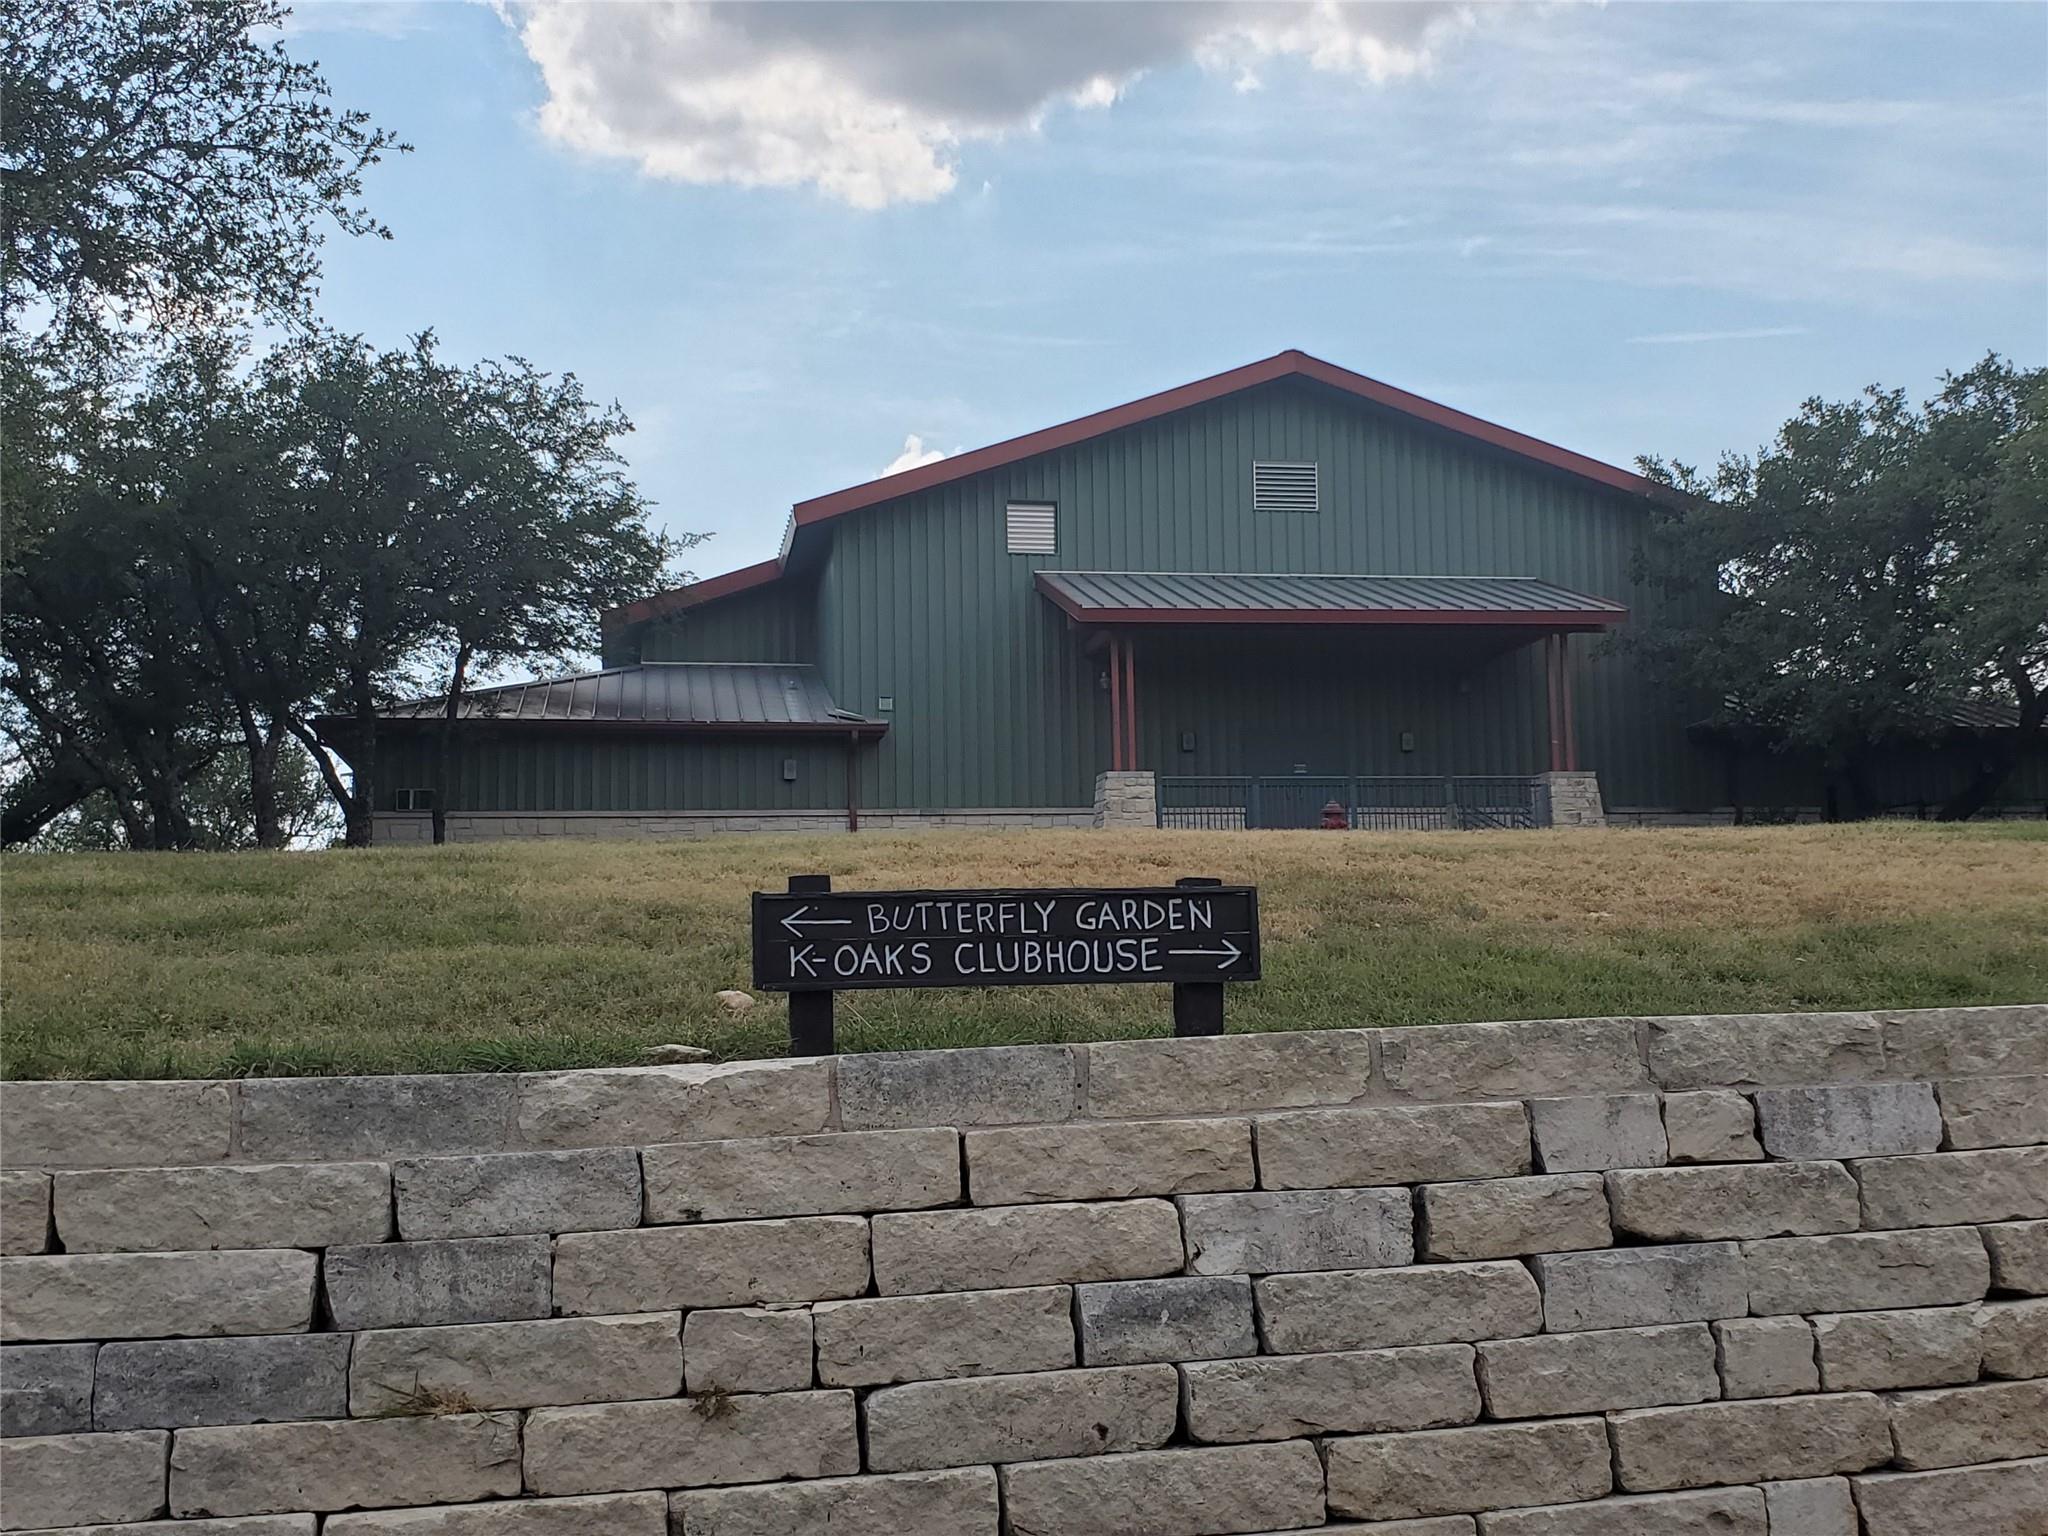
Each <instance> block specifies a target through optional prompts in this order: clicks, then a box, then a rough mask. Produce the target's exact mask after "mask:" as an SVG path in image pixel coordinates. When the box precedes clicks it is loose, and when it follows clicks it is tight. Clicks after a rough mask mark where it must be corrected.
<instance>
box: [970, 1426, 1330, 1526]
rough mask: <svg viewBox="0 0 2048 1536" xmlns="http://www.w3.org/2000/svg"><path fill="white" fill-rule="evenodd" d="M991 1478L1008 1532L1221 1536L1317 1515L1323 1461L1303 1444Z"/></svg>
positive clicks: (1032, 1468)
mask: <svg viewBox="0 0 2048 1536" xmlns="http://www.w3.org/2000/svg"><path fill="white" fill-rule="evenodd" d="M997 1476H999V1477H1000V1478H1001V1479H1002V1488H1003V1513H1004V1518H1005V1519H1006V1520H1007V1521H1008V1526H1007V1532H1008V1536H1191V1533H1193V1532H1202V1533H1204V1536H1226V1533H1231V1532H1243V1531H1258V1530H1266V1529H1271V1528H1273V1527H1275V1526H1279V1527H1286V1528H1294V1527H1300V1526H1309V1525H1319V1524H1321V1522H1322V1519H1323V1467H1322V1463H1321V1462H1320V1461H1318V1460H1317V1459H1316V1453H1315V1447H1313V1446H1312V1445H1310V1444H1309V1443H1308V1442H1307V1441H1305V1440H1294V1441H1289V1442H1288V1443H1286V1444H1284V1445H1226V1446H1203V1447H1197V1448H1195V1449H1191V1450H1175V1451H1136V1452H1131V1453H1128V1454H1125V1455H1121V1456H1087V1457H1082V1458H1079V1459H1076V1460H1069V1461H1031V1462H1025V1463H1023V1464H1022V1465H1020V1466H1009V1467H1003V1468H1001V1469H1000V1470H999V1471H998V1473H997Z"/></svg>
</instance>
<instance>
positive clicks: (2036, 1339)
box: [1976, 1300, 2048, 1378]
mask: <svg viewBox="0 0 2048 1536" xmlns="http://www.w3.org/2000/svg"><path fill="white" fill-rule="evenodd" d="M1976 1316H1977V1341H1978V1344H1979V1346H1980V1347H1981V1349H1982V1351H1983V1356H1984V1364H1983V1369H1984V1374H1985V1375H1986V1376H2010V1377H2015V1378H2024V1377H2030V1376H2048V1300H2043V1301H1993V1302H1987V1303H1985V1304H1984V1305H1983V1306H1981V1307H1979V1308H1978V1309H1977V1314H1976Z"/></svg>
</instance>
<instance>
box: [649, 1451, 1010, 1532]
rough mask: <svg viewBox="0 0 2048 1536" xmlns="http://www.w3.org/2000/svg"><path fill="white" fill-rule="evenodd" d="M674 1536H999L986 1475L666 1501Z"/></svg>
mask: <svg viewBox="0 0 2048 1536" xmlns="http://www.w3.org/2000/svg"><path fill="white" fill-rule="evenodd" d="M670 1509H671V1511H672V1512H673V1515H674V1521H675V1536H996V1524H997V1520H998V1518H999V1513H1000V1512H999V1511H998V1509H997V1507H996V1474H995V1472H994V1470H993V1469H992V1468H989V1467H954V1468H949V1469H947V1470H946V1471H943V1472H902V1473H898V1474H896V1475H895V1476H892V1477H845V1478H836V1477H835V1478H821V1479H819V1480H817V1481H816V1482H808V1483H766V1484H757V1485H756V1486H754V1487H751V1488H702V1489H696V1490H692V1491H689V1492H684V1493H677V1494H675V1495H673V1496H672V1497H671V1500H670Z"/></svg>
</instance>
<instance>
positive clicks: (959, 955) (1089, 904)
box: [753, 875, 1259, 1056]
mask: <svg viewBox="0 0 2048 1536" xmlns="http://www.w3.org/2000/svg"><path fill="white" fill-rule="evenodd" d="M753 918H754V923H753V940H754V985H755V986H756V987H757V988H759V989H761V990H763V991H768V992H786V993H788V994H789V1047H790V1052H791V1054H792V1055H797V1056H825V1055H830V1054H831V1053H832V1051H833V1048H834V1047H833V1038H832V995H833V993H835V992H841V991H851V990H856V989H871V988H879V987H1042V986H1075V985H1082V984H1094V985H1105V984H1106V985H1121V984H1126V983H1133V982H1141V983H1155V984H1166V985H1170V986H1171V987H1172V988H1173V1031H1174V1033H1175V1034H1177V1035H1220V1034H1222V1033H1223V984H1224V983H1225V982H1229V981H1256V980H1258V979H1259V892H1258V888H1257V887H1256V886H1250V885H1224V884H1223V883H1222V882H1221V881H1217V880H1201V879H1193V880H1182V881H1180V882H1179V883H1178V884H1176V885H1170V886H1138V887H1129V888H1123V887H1119V888H1116V889H1110V890H1095V889H1049V890H1048V889H1024V890H988V891H841V892H836V893H835V892H834V891H833V890H832V880H831V877H830V876H829V875H792V876H790V879H789V889H788V890H787V891H786V892H782V893H772V892H766V891H756V892H755V893H754V910H753Z"/></svg>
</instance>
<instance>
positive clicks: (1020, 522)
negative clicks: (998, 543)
mask: <svg viewBox="0 0 2048 1536" xmlns="http://www.w3.org/2000/svg"><path fill="white" fill-rule="evenodd" d="M1009 512H1010V522H1009V529H1010V553H1011V554H1013V555H1050V554H1056V553H1058V549H1059V534H1058V530H1057V529H1056V528H1055V526H1054V516H1053V513H1054V507H1053V504H1052V503H1051V502H1049V501H1013V502H1011V503H1010V509H1009Z"/></svg>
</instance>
